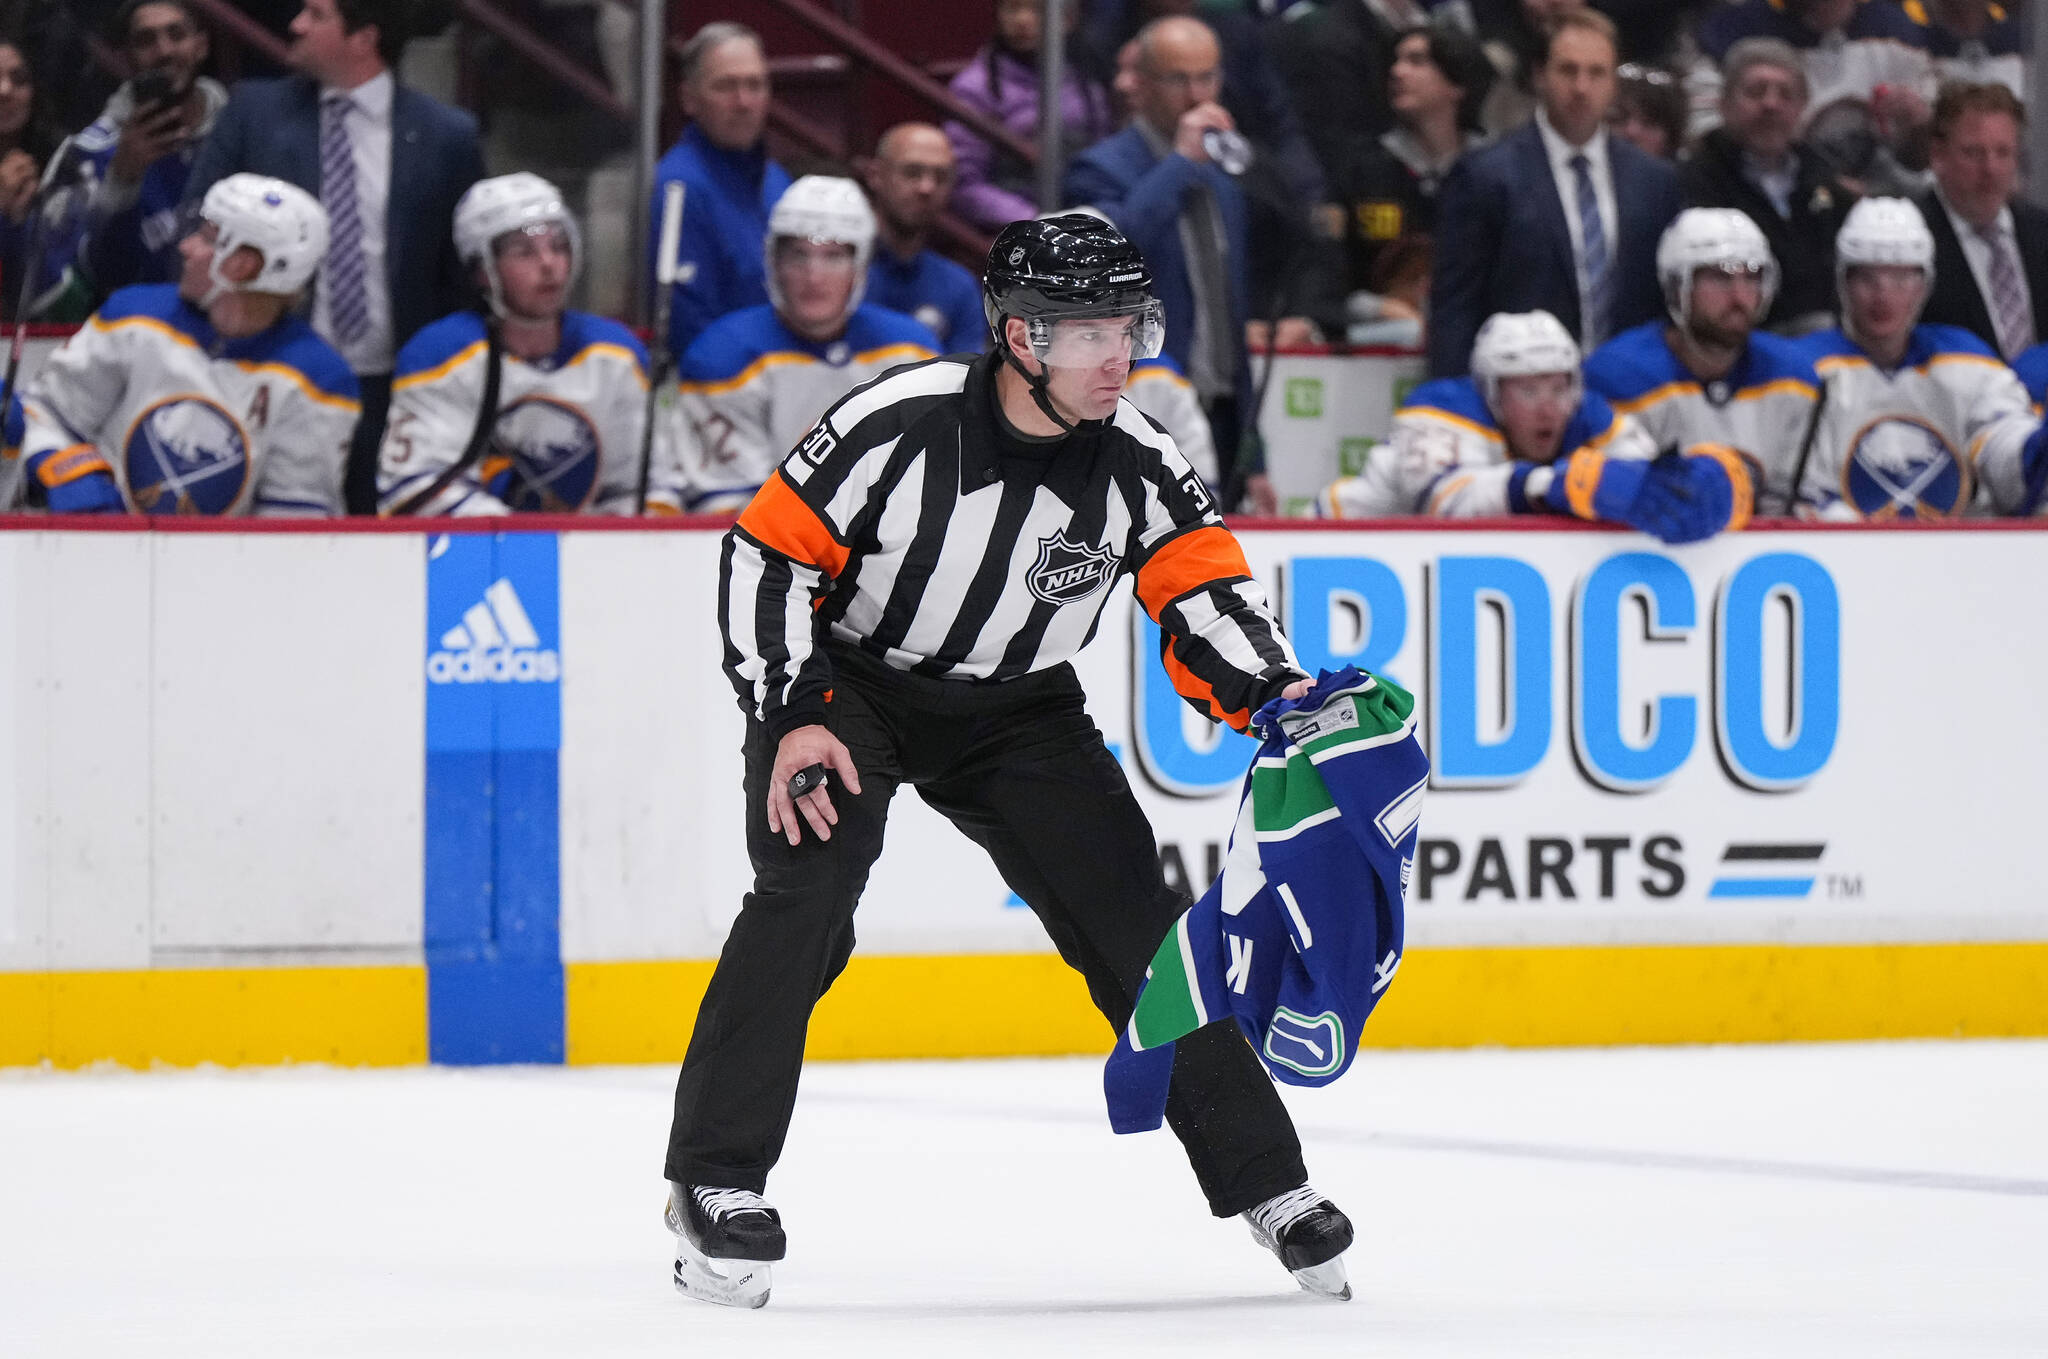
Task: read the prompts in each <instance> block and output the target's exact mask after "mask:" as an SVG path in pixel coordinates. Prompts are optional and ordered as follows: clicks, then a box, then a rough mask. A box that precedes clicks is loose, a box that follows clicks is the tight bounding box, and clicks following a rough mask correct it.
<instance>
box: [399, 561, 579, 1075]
mask: <svg viewBox="0 0 2048 1359" xmlns="http://www.w3.org/2000/svg"><path fill="white" fill-rule="evenodd" d="M559 593H560V592H559V580H558V569H557V562H556V542H555V538H554V536H553V535H552V534H542V533H513V534H500V535H495V536H489V537H486V536H483V535H475V536H452V537H448V538H441V539H436V540H432V541H430V543H429V547H428V553H427V638H426V660H427V680H428V683H427V730H426V736H427V741H426V745H427V749H426V805H425V809H424V810H425V826H426V857H425V863H424V865H423V874H424V884H423V885H424V888H425V906H426V918H425V921H424V925H425V929H424V938H425V942H426V961H427V1054H428V1059H429V1060H431V1061H435V1062H445V1063H459V1064H474V1063H486V1062H559V1061H561V1060H562V1059H563V1051H564V1040H563V1033H564V1013H563V984H562V950H561V843H560V842H561V812H560V803H561V795H560V769H559V763H560V761H559V753H558V749H559V747H560V744H561V685H560V682H559V676H560V652H559V648H560V645H561V626H560V617H559V615H560V610H559Z"/></svg>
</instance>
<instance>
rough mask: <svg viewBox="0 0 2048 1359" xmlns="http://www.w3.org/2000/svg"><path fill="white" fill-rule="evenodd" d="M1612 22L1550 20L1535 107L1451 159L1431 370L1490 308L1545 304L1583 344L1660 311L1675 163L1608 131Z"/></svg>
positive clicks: (1576, 17)
mask: <svg viewBox="0 0 2048 1359" xmlns="http://www.w3.org/2000/svg"><path fill="white" fill-rule="evenodd" d="M1614 66H1615V62H1614V25H1613V24H1612V23H1611V22H1609V20H1608V19H1607V18H1606V16H1605V15H1602V14H1599V13H1596V12H1594V11H1591V10H1579V11H1574V12H1572V13H1570V14H1567V15H1565V16H1564V17H1563V18H1562V19H1560V20H1558V23H1557V27H1556V29H1555V30H1554V31H1553V32H1552V33H1551V36H1550V49H1549V54H1548V56H1547V57H1546V59H1545V61H1544V64H1543V67H1542V69H1541V71H1539V72H1538V74H1537V90H1538V92H1539V93H1540V94H1541V95H1542V98H1543V104H1542V107H1541V108H1539V109H1538V110H1537V113H1536V116H1535V118H1534V119H1532V120H1531V121H1530V122H1529V123H1528V124H1527V125H1526V126H1524V127H1522V128H1521V129H1520V130H1518V131H1516V132H1513V133H1511V134H1509V135H1508V136H1506V137H1504V138H1502V139H1501V140H1500V141H1498V142H1495V143H1494V144H1493V145H1491V146H1488V147H1485V148H1483V149H1481V150H1479V151H1475V152H1473V153H1472V154H1471V155H1469V156H1466V157H1465V158H1464V159H1463V160H1460V161H1459V162H1458V163H1457V165H1456V166H1454V167H1453V168H1452V170H1451V173H1450V176H1449V177H1448V178H1447V179H1446V180H1445V181H1444V188H1443V192H1442V194H1441V195H1440V196H1439V200H1438V209H1437V241H1436V254H1435V260H1434V272H1433V274H1432V276H1431V280H1430V318H1429V370H1430V372H1431V373H1433V374H1436V375H1438V376H1450V375H1454V374H1457V373H1462V372H1464V371H1465V366H1466V363H1467V362H1468V360H1469V356H1470V352H1471V348H1472V339H1473V337H1474V336H1475V335H1476V334H1477V333H1478V331H1479V323H1480V321H1481V319H1483V318H1484V317H1485V316H1486V315H1487V314H1488V313H1489V312H1491V311H1493V310H1495V309H1497V308H1514V309H1517V310H1542V311H1547V312H1549V313H1550V314H1551V315H1552V316H1555V317H1557V318H1558V319H1559V320H1561V321H1562V322H1564V324H1565V327H1566V329H1568V330H1571V331H1572V332H1574V333H1575V334H1576V335H1578V336H1580V337H1581V340H1582V342H1583V343H1584V344H1585V345H1587V346H1588V347H1592V346H1597V345H1598V344H1599V343H1600V342H1602V341H1603V340H1605V339H1606V338H1607V337H1608V336H1610V335H1614V334H1617V333H1619V332H1620V331H1623V330H1626V329H1627V328H1628V327H1630V326H1634V325H1640V324H1642V323H1643V322H1644V321H1648V320H1651V319H1653V318H1655V317H1657V316H1659V315H1661V314H1662V313H1663V310H1664V309H1663V306H1662V304H1661V301H1660V299H1659V297H1658V294H1657V272H1656V253H1657V238H1658V237H1659V236H1660V235H1662V234H1663V231H1664V228H1665V227H1666V226H1667V225H1669V224H1670V222H1671V219H1672V218H1674V217H1676V216H1677V215H1678V209H1679V192H1678V172H1677V171H1676V170H1675V169H1673V168H1672V167H1671V166H1670V165H1668V164H1666V163H1665V162H1663V161H1659V160H1654V159H1652V158H1651V157H1649V156H1646V155H1644V154H1643V153H1642V152H1641V151H1638V150H1637V149H1636V148H1635V147H1634V146H1632V145H1630V144H1629V143H1627V142H1625V141H1622V140H1621V139H1620V138H1618V137H1610V136H1608V134H1607V122H1606V120H1607V110H1608V108H1609V106H1610V105H1612V103H1613V102H1614Z"/></svg>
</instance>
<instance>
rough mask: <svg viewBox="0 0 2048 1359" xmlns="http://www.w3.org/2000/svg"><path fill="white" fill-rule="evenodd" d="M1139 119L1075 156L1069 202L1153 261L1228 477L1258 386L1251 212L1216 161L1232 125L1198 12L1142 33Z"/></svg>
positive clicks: (1178, 354) (1218, 66) (1180, 353)
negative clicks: (1211, 143)
mask: <svg viewBox="0 0 2048 1359" xmlns="http://www.w3.org/2000/svg"><path fill="white" fill-rule="evenodd" d="M1137 43H1138V58H1137V68H1136V72H1135V74H1136V77H1137V78H1136V82H1135V85H1134V87H1133V90H1132V103H1133V105H1134V108H1135V112H1136V116H1135V117H1134V118H1133V119H1132V120H1131V125H1130V126H1129V127H1127V128H1125V129H1124V130H1123V131H1122V132H1119V133H1117V134H1116V135H1115V136H1112V137H1108V138H1105V139H1104V140H1102V141H1099V142H1097V143H1096V144H1095V145H1093V146H1091V147H1089V148H1088V149H1087V150H1086V151H1084V152H1082V153H1081V154H1080V155H1078V156H1076V157H1075V158H1074V161H1073V163H1072V164H1071V165H1069V166H1068V167H1067V178H1066V183H1065V185H1064V192H1063V195H1062V196H1063V197H1064V198H1065V200H1066V202H1067V203H1068V204H1069V205H1070V206H1080V207H1087V208H1092V209H1094V210H1095V211H1097V212H1100V213H1102V214H1103V215H1104V216H1105V217H1107V218H1109V220H1110V221H1112V222H1114V223H1115V224H1116V225H1117V226H1118V227H1119V228H1120V229H1121V230H1122V231H1123V233H1124V235H1125V236H1127V237H1129V238H1130V241H1131V243H1132V244H1133V245H1135V246H1137V247H1138V251H1139V253H1140V254H1142V255H1144V257H1145V263H1146V264H1148V265H1150V266H1151V268H1152V279H1153V288H1154V290H1155V291H1156V292H1157V294H1158V297H1159V300H1160V302H1161V303H1163V304H1164V306H1165V308H1166V348H1165V352H1166V353H1167V354H1168V355H1169V356H1170V357H1171V358H1172V359H1173V360H1174V362H1176V363H1178V364H1179V365H1180V367H1181V371H1183V372H1185V373H1186V374H1187V375H1188V378H1189V381H1191V382H1192V383H1193V384H1194V388H1195V394H1196V396H1197V397H1198V398H1199V399H1200V401H1201V403H1202V409H1203V411H1204V412H1205V413H1206V414H1207V415H1208V417H1209V425H1210V429H1211V432H1212V433H1213V434H1214V435H1215V439H1216V454H1217V464H1218V469H1219V475H1221V476H1223V477H1224V478H1225V479H1226V480H1228V478H1229V475H1230V467H1231V458H1232V455H1233V454H1234V453H1235V451H1236V450H1237V447H1238V444H1239V441H1240V436H1241V434H1242V423H1241V417H1242V416H1243V415H1248V414H1249V411H1248V410H1246V409H1245V407H1246V405H1247V404H1248V401H1249V398H1250V396H1251V392H1252V386H1251V372H1250V368H1249V365H1248V364H1247V362H1246V358H1245V347H1244V324H1245V321H1246V319H1247V318H1248V317H1249V315H1250V260H1249V257H1248V252H1247V244H1246V243H1247V241H1248V239H1249V230H1250V227H1249V223H1250V210H1249V207H1248V204H1247V202H1246V199H1245V194H1244V190H1243V188H1242V187H1241V186H1240V185H1239V184H1238V182H1237V181H1236V180H1235V179H1233V178H1231V176H1229V175H1228V174H1225V173H1224V172H1223V169H1222V168H1221V167H1220V166H1218V165H1217V164H1216V163H1215V161H1214V160H1212V159H1211V158H1210V155H1209V150H1208V148H1207V147H1206V146H1205V145H1204V142H1203V136H1204V134H1205V133H1208V132H1212V131H1217V130H1234V128H1235V124H1234V123H1233V122H1232V120H1231V117H1230V114H1229V112H1228V111H1226V110H1225V109H1224V108H1223V106H1222V105H1221V104H1220V103H1218V102H1217V95H1218V94H1219V93H1220V92H1221V90H1222V87H1223V72H1222V59H1223V58H1222V50H1221V48H1220V47H1219V46H1218V44H1217V42H1216V37H1215V35H1214V34H1213V33H1211V32H1210V31H1209V27H1208V25H1206V24H1204V23H1202V22H1201V20H1199V19H1191V18H1184V17H1174V18H1167V19H1155V20H1154V21H1153V22H1151V23H1149V24H1147V25H1146V26H1145V27H1144V29H1143V30H1142V31H1141V32H1140V33H1139V34H1138V38H1137Z"/></svg>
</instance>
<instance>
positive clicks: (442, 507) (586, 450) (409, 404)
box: [377, 311, 682, 515]
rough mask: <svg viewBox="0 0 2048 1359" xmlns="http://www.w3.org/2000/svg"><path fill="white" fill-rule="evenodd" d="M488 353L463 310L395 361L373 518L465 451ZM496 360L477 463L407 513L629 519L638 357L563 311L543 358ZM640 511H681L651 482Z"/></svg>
mask: <svg viewBox="0 0 2048 1359" xmlns="http://www.w3.org/2000/svg"><path fill="white" fill-rule="evenodd" d="M489 352H490V346H489V341H488V338H487V336H486V333H485V330H484V319H483V316H482V315H481V314H480V313H478V312H474V311H458V312H454V313H452V314H450V315H448V316H444V317H442V318H441V319H440V320H438V321H436V322H434V323H433V324H432V325H429V326H427V327H426V328H425V329H423V330H421V331H420V332H419V333H418V334H417V335H415V336H413V337H412V338H411V339H410V340H408V341H406V343H405V347H404V348H403V349H401V350H400V351H399V353H398V364H397V367H396V369H395V370H394V372H393V373H392V377H391V415H390V419H389V421H388V423H387V424H386V425H385V427H384V446H383V448H382V450H381V451H380V454H379V457H378V462H377V491H378V498H377V504H378V508H379V510H380V511H381V512H382V513H384V514H390V513H392V512H393V510H395V509H397V508H398V507H400V506H403V505H405V504H406V503H407V502H409V501H411V500H413V499H415V498H417V497H418V496H420V495H421V494H422V493H423V492H425V491H427V490H428V489H430V488H431V487H432V486H433V484H434V482H435V481H436V480H438V479H439V478H440V477H441V476H442V475H443V474H444V473H446V472H447V470H448V468H449V467H450V466H451V465H452V464H454V463H455V462H456V461H457V460H459V459H460V458H461V457H462V454H463V452H464V450H466V449H467V448H468V447H469V440H470V436H471V435H472V434H473V433H474V432H475V430H476V420H477V413H478V410H479V408H480V407H481V406H482V404H483V398H484V382H485V379H486V376H487V363H488V359H489ZM501 362H502V364H503V366H502V367H501V368H500V370H499V374H498V418H497V420H496V421H495V422H494V423H493V425H492V429H491V435H490V439H489V441H488V443H487V444H486V445H485V448H484V451H483V455H482V457H480V458H479V459H478V460H477V462H476V463H475V464H474V465H473V466H472V467H470V468H469V469H467V470H466V471H464V472H462V473H460V474H458V475H457V476H456V477H455V478H454V479H453V480H451V481H449V482H448V483H447V485H445V486H443V487H442V488H441V489H440V490H438V491H435V492H434V494H433V495H432V496H430V497H428V498H427V500H425V501H424V502H422V503H421V504H419V505H418V506H416V507H414V508H413V509H412V510H411V513H414V514H452V515H483V514H515V513H517V514H525V513H545V514H575V513H579V512H581V511H584V510H592V511H596V512H597V513H600V514H631V513H633V508H634V500H635V498H636V496H637V495H638V492H639V482H640V434H641V431H642V430H643V429H645V428H646V421H647V351H646V350H645V349H644V348H643V347H642V346H641V344H640V341H639V340H638V339H636V338H634V336H633V332H631V331H630V330H628V329H626V328H625V327H624V326H622V325H620V324H619V323H618V322H616V321H609V320H606V319H605V318H603V317H600V316H592V315H590V314H589V313H588V312H580V311H569V312H564V313H563V314H562V343H561V346H560V347H559V348H558V349H557V350H556V351H555V352H554V353H553V354H550V355H548V356H547V357H546V358H544V359H540V360H536V361H528V360H526V359H522V358H520V357H519V356H518V355H516V354H512V353H509V352H508V353H505V354H503V355H502V359H501ZM652 470H653V472H655V473H658V472H660V471H662V470H663V469H662V468H661V467H660V465H659V464H657V465H656V467H655V468H654V469H652ZM647 506H648V509H649V510H651V511H654V512H657V513H658V512H661V511H664V510H666V511H667V512H669V513H676V512H679V511H680V510H681V508H682V505H681V499H680V497H679V496H678V494H677V492H676V488H675V487H674V485H673V484H671V483H667V482H664V481H662V480H661V479H660V478H659V477H658V476H656V475H650V477H649V484H648V492H647Z"/></svg>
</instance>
